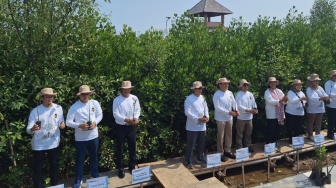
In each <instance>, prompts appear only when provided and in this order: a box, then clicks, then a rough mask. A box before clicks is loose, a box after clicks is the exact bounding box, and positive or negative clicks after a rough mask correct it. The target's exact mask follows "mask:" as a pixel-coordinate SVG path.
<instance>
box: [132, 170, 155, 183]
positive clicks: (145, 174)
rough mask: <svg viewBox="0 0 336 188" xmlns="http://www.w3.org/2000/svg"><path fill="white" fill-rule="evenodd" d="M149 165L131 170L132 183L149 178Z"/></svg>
mask: <svg viewBox="0 0 336 188" xmlns="http://www.w3.org/2000/svg"><path fill="white" fill-rule="evenodd" d="M150 173H151V169H150V166H146V167H142V168H138V169H134V170H132V184H136V183H141V182H144V181H149V180H150Z"/></svg>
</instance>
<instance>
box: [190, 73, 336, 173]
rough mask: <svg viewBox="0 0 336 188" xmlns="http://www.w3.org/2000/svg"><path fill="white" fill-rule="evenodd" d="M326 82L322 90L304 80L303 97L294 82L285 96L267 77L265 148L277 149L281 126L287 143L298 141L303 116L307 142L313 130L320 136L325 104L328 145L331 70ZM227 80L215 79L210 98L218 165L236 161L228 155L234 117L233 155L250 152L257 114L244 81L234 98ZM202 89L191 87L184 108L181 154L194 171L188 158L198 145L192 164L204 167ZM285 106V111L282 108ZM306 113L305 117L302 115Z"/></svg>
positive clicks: (333, 104) (335, 95) (333, 107)
mask: <svg viewBox="0 0 336 188" xmlns="http://www.w3.org/2000/svg"><path fill="white" fill-rule="evenodd" d="M329 77H330V80H328V81H327V82H326V83H325V90H324V89H323V88H322V87H321V86H319V81H320V80H321V79H320V78H319V76H318V75H317V74H315V73H313V74H311V75H310V76H309V77H308V78H307V82H308V84H307V85H308V87H307V90H306V94H307V97H306V95H305V94H304V93H303V92H302V85H303V82H301V80H299V79H295V80H294V81H293V82H292V83H291V87H292V88H291V89H290V90H289V91H288V93H287V95H284V93H283V92H282V91H281V90H280V89H279V88H277V85H278V84H279V81H278V80H277V79H276V78H275V77H270V78H269V79H268V82H267V87H268V88H267V89H266V91H265V94H264V99H265V104H266V105H265V112H266V126H267V127H266V131H267V135H266V140H265V143H266V144H269V143H276V145H277V146H278V147H280V145H279V143H278V142H277V139H278V137H279V134H280V132H281V128H282V126H284V125H285V119H286V122H287V123H286V129H287V130H286V132H287V137H288V141H289V143H292V137H295V136H300V134H301V133H302V131H303V125H304V115H305V113H306V114H307V137H308V138H309V139H310V140H313V130H314V128H315V135H317V134H320V131H321V123H322V117H323V114H324V113H325V107H324V106H325V103H326V106H327V114H328V135H327V137H328V138H329V139H333V137H334V132H335V126H336V70H332V71H330V74H329ZM229 83H230V80H228V79H227V78H225V77H224V78H220V79H218V80H217V82H216V85H217V86H218V90H217V91H216V92H215V94H214V96H213V104H214V108H215V116H214V118H215V120H216V124H217V152H218V153H221V154H222V161H223V162H224V161H226V159H227V158H232V159H235V158H236V156H235V154H233V153H232V152H231V145H232V123H233V117H237V123H236V132H237V133H236V144H237V149H239V148H242V147H248V149H249V152H254V149H253V148H252V147H251V134H252V128H253V125H252V119H253V115H254V114H257V113H258V108H257V104H256V102H255V98H254V96H253V94H252V93H251V92H249V91H248V87H249V85H250V83H249V82H247V81H246V80H245V79H242V80H240V81H239V85H238V88H239V89H240V91H238V93H237V95H236V97H234V95H233V94H232V92H231V91H230V90H228V88H229ZM204 88H205V87H204V86H203V85H202V83H201V82H200V81H196V82H194V83H193V86H192V87H191V88H190V89H192V91H193V92H192V94H190V95H189V96H188V97H187V99H186V100H185V103H184V109H185V115H186V116H187V123H186V130H187V148H186V153H185V160H186V166H187V168H189V169H192V168H194V167H193V164H192V152H193V149H194V145H195V143H196V142H197V150H198V152H197V158H196V160H195V163H198V164H201V165H206V160H205V159H204V153H203V151H204V149H205V148H204V145H205V132H206V123H207V122H208V121H209V109H208V106H207V103H206V100H205V98H204V97H203V96H202V90H203V89H204ZM285 105H286V108H285ZM305 111H306V112H305Z"/></svg>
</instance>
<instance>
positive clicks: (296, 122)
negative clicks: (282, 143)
mask: <svg viewBox="0 0 336 188" xmlns="http://www.w3.org/2000/svg"><path fill="white" fill-rule="evenodd" d="M286 120H287V126H286V128H287V137H288V138H289V141H290V142H291V141H292V137H296V136H299V135H300V134H301V132H302V130H303V123H304V116H297V115H293V114H289V113H286Z"/></svg>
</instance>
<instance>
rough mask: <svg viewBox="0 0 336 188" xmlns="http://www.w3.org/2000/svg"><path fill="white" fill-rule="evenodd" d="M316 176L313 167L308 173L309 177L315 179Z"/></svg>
mask: <svg viewBox="0 0 336 188" xmlns="http://www.w3.org/2000/svg"><path fill="white" fill-rule="evenodd" d="M315 178H316V170H315V169H313V170H312V173H311V174H310V176H309V179H312V180H313V179H315Z"/></svg>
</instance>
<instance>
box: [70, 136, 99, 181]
mask: <svg viewBox="0 0 336 188" xmlns="http://www.w3.org/2000/svg"><path fill="white" fill-rule="evenodd" d="M98 146H99V138H98V137H97V138H94V139H92V140H88V141H76V142H75V147H76V167H75V168H76V174H75V176H76V180H82V179H83V168H84V161H85V155H86V152H88V153H89V159H90V175H91V177H93V178H97V177H99V174H98Z"/></svg>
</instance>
